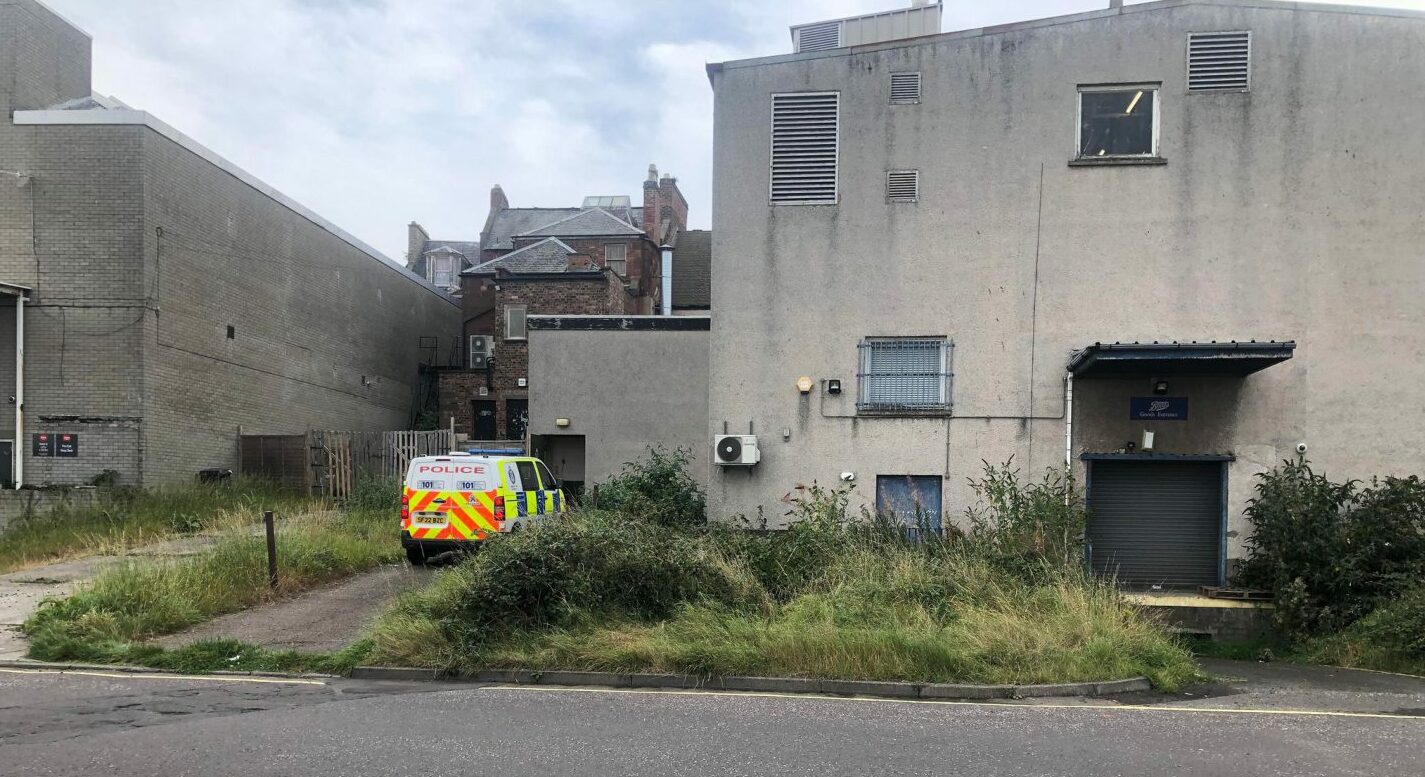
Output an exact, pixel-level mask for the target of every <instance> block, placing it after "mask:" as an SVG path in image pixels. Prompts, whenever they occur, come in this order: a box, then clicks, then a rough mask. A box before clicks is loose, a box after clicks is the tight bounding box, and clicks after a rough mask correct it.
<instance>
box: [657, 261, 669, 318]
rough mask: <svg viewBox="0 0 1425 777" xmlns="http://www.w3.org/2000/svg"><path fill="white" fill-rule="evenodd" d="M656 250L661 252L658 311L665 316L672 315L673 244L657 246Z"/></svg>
mask: <svg viewBox="0 0 1425 777" xmlns="http://www.w3.org/2000/svg"><path fill="white" fill-rule="evenodd" d="M658 250H660V251H662V252H663V269H662V273H663V288H662V290H661V291H660V292H659V296H660V297H661V298H662V300H661V304H660V306H659V312H661V313H662V314H663V315H665V316H671V315H673V246H659V247H658Z"/></svg>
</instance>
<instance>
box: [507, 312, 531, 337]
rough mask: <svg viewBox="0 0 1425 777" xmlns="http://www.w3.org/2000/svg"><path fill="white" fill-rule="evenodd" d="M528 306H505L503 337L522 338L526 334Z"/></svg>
mask: <svg viewBox="0 0 1425 777" xmlns="http://www.w3.org/2000/svg"><path fill="white" fill-rule="evenodd" d="M527 311H528V308H527V307H526V306H524V305H507V306H506V307H505V339H506V340H523V339H525V337H526V336H527V334H528V329H527V326H526V319H527V315H528V313H527Z"/></svg>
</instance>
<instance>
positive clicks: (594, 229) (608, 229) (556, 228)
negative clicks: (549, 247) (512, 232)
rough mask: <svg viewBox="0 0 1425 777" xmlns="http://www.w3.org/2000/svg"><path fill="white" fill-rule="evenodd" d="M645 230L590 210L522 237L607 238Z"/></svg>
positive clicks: (608, 214) (610, 215)
mask: <svg viewBox="0 0 1425 777" xmlns="http://www.w3.org/2000/svg"><path fill="white" fill-rule="evenodd" d="M642 234H643V230H641V229H639V228H638V227H635V226H634V225H632V224H630V223H628V222H627V221H624V220H623V219H621V218H619V217H618V216H615V215H614V214H612V213H610V212H608V211H607V210H605V209H603V208H588V209H585V210H581V211H579V212H578V213H575V214H574V215H572V216H566V217H564V218H562V219H560V220H558V221H555V222H552V223H549V224H542V225H540V226H538V227H535V228H534V229H531V230H529V231H527V232H521V233H520V235H519V236H520V237H541V236H544V235H549V236H553V237H606V236H612V235H642Z"/></svg>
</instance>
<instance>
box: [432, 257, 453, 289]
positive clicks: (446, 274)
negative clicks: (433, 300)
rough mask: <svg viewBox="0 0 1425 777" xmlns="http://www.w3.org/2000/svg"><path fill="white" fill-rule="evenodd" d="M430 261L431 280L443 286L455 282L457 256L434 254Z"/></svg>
mask: <svg viewBox="0 0 1425 777" xmlns="http://www.w3.org/2000/svg"><path fill="white" fill-rule="evenodd" d="M429 262H430V282H431V283H434V284H435V285H437V286H439V287H441V288H442V289H443V288H446V287H447V286H451V285H454V283H455V257H453V256H449V255H446V256H432V257H430V259H429Z"/></svg>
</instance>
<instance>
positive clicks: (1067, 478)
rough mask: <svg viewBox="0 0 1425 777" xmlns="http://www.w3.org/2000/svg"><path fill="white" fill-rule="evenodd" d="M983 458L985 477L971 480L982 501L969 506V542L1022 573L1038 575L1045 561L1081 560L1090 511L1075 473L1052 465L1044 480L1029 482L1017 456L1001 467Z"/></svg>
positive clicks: (1076, 563)
mask: <svg viewBox="0 0 1425 777" xmlns="http://www.w3.org/2000/svg"><path fill="white" fill-rule="evenodd" d="M983 463H984V474H983V476H982V477H981V478H980V479H979V480H975V479H973V478H971V479H970V488H971V489H972V490H973V491H974V492H975V495H976V497H977V498H978V503H977V505H975V506H973V507H971V508H970V509H969V510H967V511H966V512H967V518H968V519H969V524H970V530H969V532H967V534H966V541H968V542H969V543H971V544H972V545H973V546H974V547H975V548H976V550H977V552H978V553H979V554H981V555H983V556H985V557H986V558H987V559H990V560H991V561H992V562H993V563H995V564H998V565H1000V566H1002V567H1003V568H1005V569H1007V570H1011V571H1016V572H1018V573H1020V574H1037V573H1038V571H1039V570H1041V569H1043V568H1044V565H1045V564H1046V563H1048V564H1051V565H1054V566H1062V567H1065V568H1074V567H1077V566H1079V565H1081V564H1082V563H1083V537H1084V525H1085V520H1086V516H1085V513H1084V507H1083V501H1084V500H1083V495H1082V494H1081V493H1080V492H1079V490H1078V487H1077V484H1076V483H1075V482H1074V477H1073V475H1072V474H1070V473H1069V472H1066V471H1065V470H1062V469H1057V468H1051V469H1049V470H1048V471H1047V472H1045V474H1044V477H1043V478H1042V479H1041V480H1040V481H1039V482H1037V483H1036V482H1032V481H1030V482H1025V481H1022V480H1020V478H1019V472H1018V470H1016V469H1014V468H1013V466H1012V460H1011V461H1007V462H1005V463H1004V464H1001V465H998V466H996V465H993V464H990V463H989V462H983Z"/></svg>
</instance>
